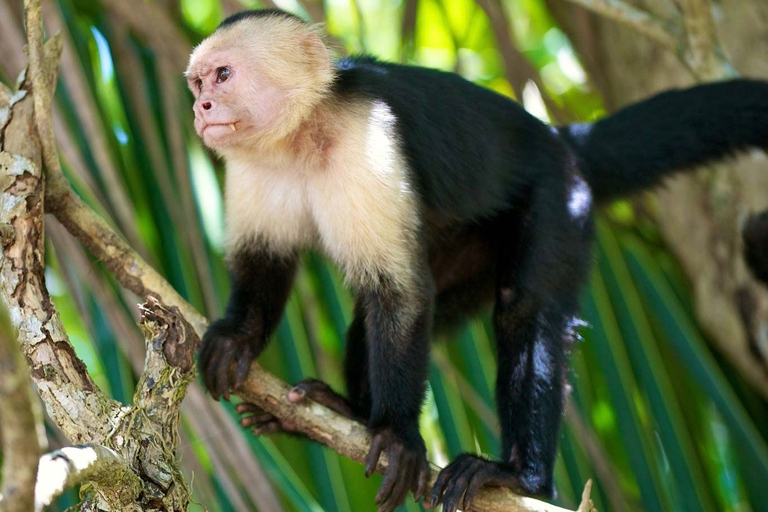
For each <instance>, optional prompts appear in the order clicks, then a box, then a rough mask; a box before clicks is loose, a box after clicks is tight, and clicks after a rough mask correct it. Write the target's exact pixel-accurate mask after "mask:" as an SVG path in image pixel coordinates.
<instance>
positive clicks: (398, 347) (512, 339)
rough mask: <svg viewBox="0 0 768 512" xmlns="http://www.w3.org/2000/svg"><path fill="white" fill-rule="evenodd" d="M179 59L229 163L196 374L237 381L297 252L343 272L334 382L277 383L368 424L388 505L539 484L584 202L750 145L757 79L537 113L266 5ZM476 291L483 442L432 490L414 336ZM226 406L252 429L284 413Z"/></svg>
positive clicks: (461, 311)
mask: <svg viewBox="0 0 768 512" xmlns="http://www.w3.org/2000/svg"><path fill="white" fill-rule="evenodd" d="M185 76H186V79H187V81H188V84H189V88H190V90H191V91H192V94H193V96H194V105H193V111H194V114H195V119H194V128H195V130H196V132H197V134H198V135H199V136H200V137H201V139H202V141H203V143H204V144H205V145H206V146H207V147H209V148H211V149H212V150H213V151H214V152H215V153H216V154H217V155H218V156H220V157H221V158H222V159H223V160H224V161H225V164H226V181H225V191H224V193H225V209H226V233H225V235H226V253H227V256H226V258H227V265H228V269H229V273H230V281H231V292H230V296H229V299H228V303H227V306H226V310H225V313H224V316H223V317H222V318H220V319H218V320H216V321H215V322H213V323H212V324H211V325H210V326H209V328H208V330H207V332H206V333H205V335H204V339H203V343H202V348H201V350H200V355H199V369H200V373H201V375H202V379H203V382H204V384H205V386H206V388H207V389H208V391H209V392H210V393H211V395H212V397H213V398H215V399H219V398H221V397H224V398H227V399H228V398H229V394H230V392H231V391H232V390H237V389H238V388H239V387H240V386H242V384H243V382H244V381H245V378H246V376H247V374H248V371H249V368H250V364H251V362H252V361H253V360H254V359H255V358H256V357H258V356H259V354H260V353H261V352H262V350H263V349H264V347H265V346H266V344H267V342H268V340H269V338H270V336H271V335H272V333H273V332H274V330H275V328H276V326H277V324H278V322H279V321H280V318H281V316H282V312H283V309H284V307H285V303H286V301H287V299H288V296H289V293H290V290H291V286H292V282H293V279H294V276H295V274H296V269H297V265H298V264H299V261H300V254H301V252H302V251H304V250H306V249H314V250H317V251H319V252H321V253H323V254H325V255H326V256H327V257H328V258H330V260H332V261H333V262H334V263H335V264H337V265H338V266H339V268H340V269H341V270H342V271H343V273H344V275H345V279H346V282H347V283H348V285H349V286H350V287H351V288H353V289H354V291H355V300H354V315H353V320H352V322H351V324H350V326H349V330H348V333H347V341H346V355H345V362H344V377H345V381H346V388H347V394H346V396H342V395H340V394H337V393H336V392H335V391H333V390H332V389H331V388H330V387H328V386H327V385H326V384H324V383H323V382H321V381H317V380H307V381H303V382H301V383H299V384H298V385H297V386H296V388H294V390H293V391H292V392H291V394H290V396H289V398H290V399H291V400H294V401H300V400H302V399H304V398H311V399H313V400H317V401H318V402H321V403H324V404H326V405H328V406H329V407H331V408H334V409H335V410H337V411H338V412H340V413H342V414H345V415H347V416H348V417H351V418H355V419H358V420H360V421H363V422H365V423H366V425H367V428H368V430H369V432H370V435H371V447H370V451H369V452H368V455H367V457H366V464H365V465H366V475H370V474H371V472H372V471H373V470H374V469H375V467H376V465H377V462H378V460H379V458H380V456H381V454H382V453H385V454H386V455H387V458H388V460H389V466H388V469H387V470H386V472H385V475H384V479H383V481H382V485H381V487H380V489H379V492H378V494H377V496H376V498H375V501H376V504H377V505H378V506H379V510H381V511H385V512H387V511H391V510H394V509H395V508H396V507H398V506H399V505H400V504H402V503H403V501H404V499H405V497H406V495H407V494H408V493H409V492H413V494H414V497H415V499H416V500H419V499H421V498H424V499H425V504H426V505H427V506H428V507H430V508H433V507H435V506H437V505H438V504H440V503H442V504H443V506H444V510H446V511H450V512H453V511H455V510H457V509H459V508H461V509H466V508H467V507H469V506H470V504H471V503H472V499H473V497H474V496H475V494H476V493H477V491H478V489H480V488H481V487H482V486H484V485H496V486H505V487H508V488H510V489H512V490H513V491H516V492H519V493H523V494H527V495H531V496H541V497H551V496H552V495H553V493H554V491H555V489H554V482H553V467H554V463H555V456H556V451H557V440H558V435H559V426H560V421H561V417H562V415H563V407H564V400H565V386H566V372H567V365H568V352H569V345H570V342H569V340H571V339H572V338H573V336H574V335H573V329H574V326H575V325H576V324H577V323H578V302H579V292H580V290H581V289H582V287H583V286H584V285H585V283H586V281H587V277H588V271H589V268H590V265H591V261H592V253H591V245H592V243H593V240H594V238H595V233H594V226H593V211H594V209H595V208H596V207H597V206H598V205H600V204H604V203H606V202H608V201H610V200H613V199H616V198H619V197H623V196H626V195H628V194H632V193H635V192H638V191H641V190H645V189H648V188H651V187H654V186H656V185H658V184H660V183H661V181H662V180H663V178H664V177H666V176H669V175H671V174H674V173H676V172H682V171H688V170H692V169H694V168H695V167H696V166H699V165H701V164H704V163H706V162H710V161H713V160H719V159H723V158H726V157H729V156H731V155H733V154H735V153H738V152H743V151H747V150H750V149H754V148H756V149H765V148H766V147H768V83H766V82H762V81H758V80H749V79H736V80H731V81H726V82H720V83H711V84H704V85H698V86H694V87H691V88H688V89H684V90H671V91H667V92H663V93H661V94H659V95H657V96H654V97H652V98H650V99H647V100H644V101H641V102H639V103H636V104H633V105H630V106H628V107H625V108H623V109H621V110H619V111H618V112H616V113H614V114H613V115H610V116H608V117H605V118H603V119H601V120H598V121H596V122H594V123H577V124H570V125H565V126H560V127H553V126H549V125H547V124H545V123H543V122H542V121H540V120H539V119H537V118H536V117H534V116H532V115H531V114H529V113H528V112H526V111H525V109H524V108H522V106H521V105H519V104H518V103H516V102H515V101H514V100H512V99H510V98H508V97H505V96H503V95H501V94H498V93H496V92H493V91H490V90H488V89H486V88H483V87H481V86H478V85H476V84H473V83H471V82H469V81H467V80H465V79H464V78H462V77H460V76H458V75H456V74H453V73H447V72H443V71H439V70H434V69H427V68H422V67H417V66H408V65H400V64H394V63H388V62H384V61H380V60H378V59H376V58H374V57H371V56H365V55H358V56H352V57H345V58H340V59H336V58H334V57H333V55H332V52H331V50H329V46H328V45H327V44H326V43H325V41H324V35H323V33H322V31H321V30H320V29H318V28H316V26H314V25H312V24H310V23H307V22H305V21H303V20H302V19H301V18H299V17H297V16H295V15H293V14H290V13H287V12H283V11H280V10H275V9H267V10H252V11H245V12H242V13H239V14H235V15H233V16H230V17H229V18H227V19H225V20H224V21H223V22H222V23H221V24H220V25H219V27H218V28H217V29H216V30H215V31H214V32H213V34H212V35H210V36H209V37H208V38H207V39H205V40H204V41H203V42H201V43H200V44H199V45H198V46H197V47H196V48H195V49H194V51H193V52H192V55H191V57H190V60H189V65H188V68H187V70H186V72H185ZM758 245H759V244H758ZM758 245H756V244H753V246H758ZM753 252H754V251H753ZM752 259H753V260H755V261H756V258H752ZM483 307H492V311H493V313H492V319H493V327H494V338H495V347H496V356H497V359H498V373H497V379H496V403H497V412H498V415H499V422H500V427H501V439H502V443H501V444H502V447H501V453H500V456H499V458H498V459H495V460H491V459H489V458H485V457H480V456H478V455H475V454H463V455H461V456H459V457H458V458H456V459H455V460H454V461H453V462H451V463H450V464H449V465H448V466H447V467H445V468H444V469H443V470H442V471H441V472H440V474H439V476H438V478H437V480H436V482H435V483H434V485H433V486H432V488H431V489H429V488H428V486H429V481H428V476H429V467H428V464H427V459H426V447H425V444H424V440H423V439H422V437H421V434H420V432H419V423H418V418H419V413H420V410H421V407H422V403H423V400H424V396H425V392H426V379H427V368H428V359H429V349H430V339H431V338H432V336H433V333H435V332H442V330H445V332H450V329H452V328H455V326H456V325H458V324H460V323H461V322H462V321H463V320H464V319H466V318H468V317H470V316H471V315H474V314H476V313H477V312H478V311H479V310H481V309H482V308H483ZM238 410H239V411H240V412H241V413H243V414H244V417H243V420H242V423H243V425H245V426H253V427H255V428H254V431H255V432H256V433H269V432H278V431H287V432H290V431H291V430H292V426H291V425H288V424H285V423H282V422H281V421H280V420H279V419H277V418H274V417H272V416H270V415H269V414H265V413H263V411H261V412H259V411H258V410H257V409H254V408H252V407H250V406H248V405H244V406H242V407H239V408H238Z"/></svg>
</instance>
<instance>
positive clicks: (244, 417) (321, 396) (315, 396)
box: [236, 379, 358, 436]
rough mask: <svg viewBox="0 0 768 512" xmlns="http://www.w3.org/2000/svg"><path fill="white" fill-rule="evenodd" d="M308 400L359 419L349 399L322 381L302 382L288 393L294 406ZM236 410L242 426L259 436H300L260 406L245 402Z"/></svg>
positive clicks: (290, 425) (293, 428) (290, 426)
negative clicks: (283, 434) (276, 434)
mask: <svg viewBox="0 0 768 512" xmlns="http://www.w3.org/2000/svg"><path fill="white" fill-rule="evenodd" d="M306 399H310V400H313V401H315V402H317V403H319V404H322V405H324V406H326V407H328V408H329V409H332V410H334V411H336V412H337V413H339V414H341V415H342V416H346V417H347V418H350V419H355V420H356V419H358V418H356V417H355V415H354V413H353V411H352V406H351V405H350V404H349V402H348V401H347V399H346V398H344V397H343V396H341V395H340V394H338V393H336V392H335V391H334V390H332V389H331V387H330V386H329V385H328V384H326V383H325V382H323V381H321V380H317V379H306V380H302V381H301V382H299V383H298V384H296V385H295V386H294V387H293V388H292V389H291V390H290V391H289V392H288V400H289V401H291V402H292V403H294V404H298V403H301V402H303V401H305V400H306ZM236 410H237V413H238V414H240V416H241V418H240V425H242V426H243V427H245V428H252V429H253V430H252V432H253V433H254V434H255V435H257V436H260V435H266V434H275V433H277V432H285V433H288V434H299V432H298V431H297V430H296V426H295V425H294V424H292V423H289V422H287V421H283V420H281V419H280V418H278V417H276V416H274V415H272V414H270V413H268V412H266V411H265V410H264V409H262V408H261V407H259V406H258V405H255V404H251V403H247V402H243V403H241V404H238V405H237V407H236Z"/></svg>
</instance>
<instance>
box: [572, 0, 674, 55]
mask: <svg viewBox="0 0 768 512" xmlns="http://www.w3.org/2000/svg"><path fill="white" fill-rule="evenodd" d="M565 1H568V2H571V3H574V4H577V5H580V6H582V7H584V8H585V9H588V10H590V11H592V12H594V13H597V14H600V15H601V16H604V17H606V18H608V19H611V20H614V21H618V22H619V23H622V24H624V25H627V26H628V27H631V28H633V29H634V30H635V31H637V32H638V33H640V34H642V35H644V36H645V37H647V38H648V39H651V40H652V41H655V42H656V43H658V44H659V46H661V47H662V48H666V49H667V50H670V51H672V52H674V53H679V49H680V47H681V44H680V36H679V34H680V32H681V30H680V28H679V27H678V26H677V25H675V24H672V23H668V22H663V21H661V20H659V19H658V18H657V17H656V16H654V15H653V14H651V13H649V12H648V11H644V10H643V9H639V8H637V7H634V6H633V5H630V4H628V3H626V2H624V1H623V0H565Z"/></svg>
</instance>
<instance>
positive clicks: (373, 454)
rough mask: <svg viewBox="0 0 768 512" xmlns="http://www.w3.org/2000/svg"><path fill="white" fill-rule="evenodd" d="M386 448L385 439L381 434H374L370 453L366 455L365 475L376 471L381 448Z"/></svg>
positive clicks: (367, 475)
mask: <svg viewBox="0 0 768 512" xmlns="http://www.w3.org/2000/svg"><path fill="white" fill-rule="evenodd" d="M383 448H384V440H383V438H382V436H381V435H376V436H373V439H371V448H370V450H368V455H367V456H366V457H365V477H366V478H368V477H369V476H371V475H372V474H373V473H374V471H376V466H377V465H378V464H379V457H381V450H382V449H383Z"/></svg>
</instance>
